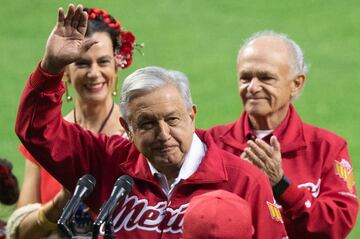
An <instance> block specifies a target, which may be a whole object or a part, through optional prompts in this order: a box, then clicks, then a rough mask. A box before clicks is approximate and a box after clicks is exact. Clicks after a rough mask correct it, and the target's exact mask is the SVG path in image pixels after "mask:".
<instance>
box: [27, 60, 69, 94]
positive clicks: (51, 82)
mask: <svg viewBox="0 0 360 239" xmlns="http://www.w3.org/2000/svg"><path fill="white" fill-rule="evenodd" d="M40 64H41V63H39V64H38V66H37V68H36V70H35V71H34V72H33V73H32V75H31V76H30V85H31V87H33V88H34V89H40V90H41V91H52V90H54V89H57V88H58V87H59V85H61V80H62V77H63V75H64V71H62V72H60V73H59V74H56V75H52V74H50V73H48V72H46V71H44V70H43V69H42V68H41V66H40Z"/></svg>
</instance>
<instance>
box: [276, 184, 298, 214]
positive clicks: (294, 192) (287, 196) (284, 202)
mask: <svg viewBox="0 0 360 239" xmlns="http://www.w3.org/2000/svg"><path fill="white" fill-rule="evenodd" d="M303 196H304V191H303V190H301V189H299V188H298V187H296V185H295V184H294V183H291V184H290V185H289V187H288V188H287V189H286V190H285V192H284V193H283V194H281V196H280V197H279V198H278V199H277V201H278V202H279V203H280V204H281V206H283V207H284V208H291V207H293V206H294V205H295V204H296V203H297V202H298V201H299V200H300V199H301V198H302V197H303Z"/></svg>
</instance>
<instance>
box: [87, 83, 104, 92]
mask: <svg viewBox="0 0 360 239" xmlns="http://www.w3.org/2000/svg"><path fill="white" fill-rule="evenodd" d="M104 85H105V82H100V83H91V84H85V88H86V89H87V90H89V91H91V92H98V91H100V90H101V89H102V88H103V87H104Z"/></svg>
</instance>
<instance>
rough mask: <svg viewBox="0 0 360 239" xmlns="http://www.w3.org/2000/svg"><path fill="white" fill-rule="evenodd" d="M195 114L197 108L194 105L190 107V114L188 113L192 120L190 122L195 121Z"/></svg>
mask: <svg viewBox="0 0 360 239" xmlns="http://www.w3.org/2000/svg"><path fill="white" fill-rule="evenodd" d="M196 113H197V107H196V105H193V106H192V107H191V112H190V118H191V119H192V121H195V118H196Z"/></svg>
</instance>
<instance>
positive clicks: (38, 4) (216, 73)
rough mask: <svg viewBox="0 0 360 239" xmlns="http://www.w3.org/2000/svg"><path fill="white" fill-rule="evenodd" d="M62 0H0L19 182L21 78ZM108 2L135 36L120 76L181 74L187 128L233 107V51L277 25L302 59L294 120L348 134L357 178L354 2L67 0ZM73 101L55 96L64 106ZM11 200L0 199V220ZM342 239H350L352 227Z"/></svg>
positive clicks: (4, 92)
mask: <svg viewBox="0 0 360 239" xmlns="http://www.w3.org/2000/svg"><path fill="white" fill-rule="evenodd" d="M69 3H71V1H60V0H58V1H57V0H52V1H50V0H32V1H21V0H2V1H1V7H0V18H1V21H0V52H1V55H0V72H1V74H2V76H1V81H0V107H1V110H0V137H1V138H0V157H1V158H6V159H9V160H10V161H11V162H12V163H13V165H14V172H15V174H16V176H17V177H18V179H19V181H20V182H22V181H23V169H24V159H23V157H22V156H21V154H20V153H19V151H18V149H17V148H18V145H19V143H20V142H19V140H18V138H17V136H16V135H15V133H14V124H15V117H16V111H17V106H18V103H19V99H20V95H21V92H22V89H23V87H24V84H25V82H26V80H27V77H28V76H29V74H30V73H31V72H32V71H33V69H35V67H36V65H37V64H38V62H39V61H40V60H41V57H42V55H43V52H44V46H45V43H46V40H47V37H48V35H49V33H50V31H51V29H52V28H53V26H54V24H55V22H56V13H57V9H58V8H59V7H64V8H66V7H67V5H68V4H69ZM73 3H75V4H77V3H81V4H83V5H84V6H88V7H93V6H94V7H98V8H104V9H106V10H108V11H109V12H110V13H111V14H112V15H113V16H115V17H116V18H118V19H119V20H120V22H121V24H122V25H123V26H124V27H125V28H126V29H127V30H130V31H132V32H133V33H134V34H135V36H136V41H137V42H138V43H144V44H145V47H144V48H143V50H142V51H143V53H144V54H143V55H142V54H140V53H138V52H135V54H134V64H133V65H132V66H131V67H130V68H129V69H126V70H124V71H120V72H119V79H121V80H122V79H124V78H125V77H126V76H127V75H128V74H130V73H131V72H132V71H134V70H135V69H137V68H140V67H144V66H150V65H154V66H162V67H165V68H170V69H175V70H179V71H182V72H184V73H185V74H186V75H187V76H188V77H189V80H190V83H191V88H192V93H193V99H194V102H195V103H196V104H197V106H198V116H197V126H198V127H200V128H208V127H211V126H213V125H216V124H223V123H228V122H231V121H233V120H234V119H236V118H237V117H238V116H239V114H240V112H241V111H242V106H241V103H240V98H239V96H238V93H237V80H236V70H235V59H236V55H237V51H238V49H239V46H240V45H241V43H242V42H243V40H244V39H246V38H247V37H249V36H250V35H252V34H253V33H255V32H257V31H263V30H273V31H276V32H283V33H286V34H288V35H289V37H291V38H292V39H294V40H295V41H296V42H298V43H299V44H300V46H301V47H302V48H303V50H304V52H305V61H306V62H307V64H308V65H309V66H310V70H309V74H308V77H307V81H306V86H305V89H304V92H303V93H302V95H301V97H300V98H299V99H298V100H297V101H296V102H295V107H296V109H297V111H298V112H299V113H300V115H301V117H302V119H303V121H305V122H308V123H311V124H314V125H317V126H319V127H322V128H326V129H328V130H331V131H333V132H335V133H337V134H338V135H341V136H342V137H344V138H345V139H346V140H347V141H348V146H349V150H350V155H351V159H352V165H353V170H354V175H355V181H356V182H357V183H358V184H360V160H359V156H360V57H359V56H360V28H359V22H360V17H359V16H360V14H359V12H360V2H359V1H357V0H348V1H338V0H337V1H335V0H318V1H315V0H304V1H290V0H288V1H285V0H283V1H280V0H274V1H266V0H251V1H250V0H111V1H110V0H109V1H73ZM72 104H73V103H64V109H63V110H64V113H66V112H68V111H69V110H70V109H71V108H72V107H73V105H72ZM14 207H15V206H12V207H4V206H0V218H2V219H6V218H7V217H8V215H9V214H10V213H11V212H12V210H13V209H14ZM348 238H353V239H355V238H360V226H359V223H357V226H356V227H355V228H354V230H353V231H352V233H351V234H350V236H349V237H348Z"/></svg>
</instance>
